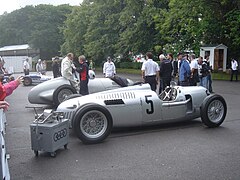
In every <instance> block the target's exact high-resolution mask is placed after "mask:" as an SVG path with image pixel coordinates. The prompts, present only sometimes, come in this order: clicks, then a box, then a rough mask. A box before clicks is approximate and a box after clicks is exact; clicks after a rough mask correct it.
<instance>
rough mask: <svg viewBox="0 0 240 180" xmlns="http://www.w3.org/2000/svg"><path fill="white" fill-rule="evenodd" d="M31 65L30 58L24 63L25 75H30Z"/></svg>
mask: <svg viewBox="0 0 240 180" xmlns="http://www.w3.org/2000/svg"><path fill="white" fill-rule="evenodd" d="M29 69H30V64H29V62H28V58H27V59H26V60H25V61H24V62H23V72H24V75H29Z"/></svg>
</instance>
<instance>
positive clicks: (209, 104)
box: [201, 94, 227, 128]
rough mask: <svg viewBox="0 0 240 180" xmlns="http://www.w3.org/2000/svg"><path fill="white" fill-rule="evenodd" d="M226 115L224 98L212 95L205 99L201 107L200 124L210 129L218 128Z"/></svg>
mask: <svg viewBox="0 0 240 180" xmlns="http://www.w3.org/2000/svg"><path fill="white" fill-rule="evenodd" d="M226 114H227V104H226V102H225V100H224V98H223V97H222V96H220V95H217V94H214V95H212V96H210V97H209V98H207V99H206V100H205V101H204V102H203V105H202V107H201V119H202V122H203V123H204V124H205V125H206V126H208V127H210V128H213V127H218V126H220V125H221V124H222V123H223V121H224V119H225V117H226Z"/></svg>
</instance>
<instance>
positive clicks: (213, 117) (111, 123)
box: [56, 84, 227, 144]
mask: <svg viewBox="0 0 240 180" xmlns="http://www.w3.org/2000/svg"><path fill="white" fill-rule="evenodd" d="M56 111H59V112H63V113H64V114H65V118H67V119H69V120H70V122H71V126H72V128H73V130H74V132H75V133H76V135H77V136H78V137H79V139H80V140H81V141H82V142H83V143H86V144H92V143H99V142H102V141H103V140H104V139H105V138H107V137H108V135H109V134H110V133H111V130H112V128H113V127H129V126H144V125H155V124H160V123H163V122H172V121H186V120H193V119H196V118H199V117H201V120H202V122H203V124H205V125H206V126H207V127H210V128H213V127H218V126H220V125H221V124H222V122H223V121H224V119H225V117H226V113H227V104H226V102H225V100H224V98H223V97H222V96H221V95H218V94H210V93H209V91H208V90H207V89H205V88H204V87H201V86H189V87H181V86H177V85H175V84H172V85H171V86H170V87H167V88H166V89H165V90H164V91H163V92H162V93H161V94H160V95H158V94H156V92H154V91H152V90H151V89H150V86H149V85H148V84H140V85H135V86H129V87H124V88H119V89H115V90H109V91H104V92H99V93H94V94H90V95H86V96H82V97H76V98H73V99H69V100H66V101H64V102H62V103H61V104H60V105H59V106H58V108H57V109H56Z"/></svg>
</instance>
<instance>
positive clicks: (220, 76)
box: [96, 67, 231, 80]
mask: <svg viewBox="0 0 240 180" xmlns="http://www.w3.org/2000/svg"><path fill="white" fill-rule="evenodd" d="M96 71H98V72H102V68H100V67H98V68H96ZM118 73H123V74H136V75H141V70H140V69H125V68H117V74H118ZM230 76H231V75H230V74H229V73H226V72H213V73H212V79H213V80H230Z"/></svg>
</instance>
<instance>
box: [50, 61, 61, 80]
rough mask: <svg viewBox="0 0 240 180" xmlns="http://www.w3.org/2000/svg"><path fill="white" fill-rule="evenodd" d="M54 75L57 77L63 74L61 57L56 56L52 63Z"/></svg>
mask: <svg viewBox="0 0 240 180" xmlns="http://www.w3.org/2000/svg"><path fill="white" fill-rule="evenodd" d="M52 71H53V77H54V78H57V77H60V76H61V72H60V64H59V58H58V57H55V58H54V59H53V63H52Z"/></svg>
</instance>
